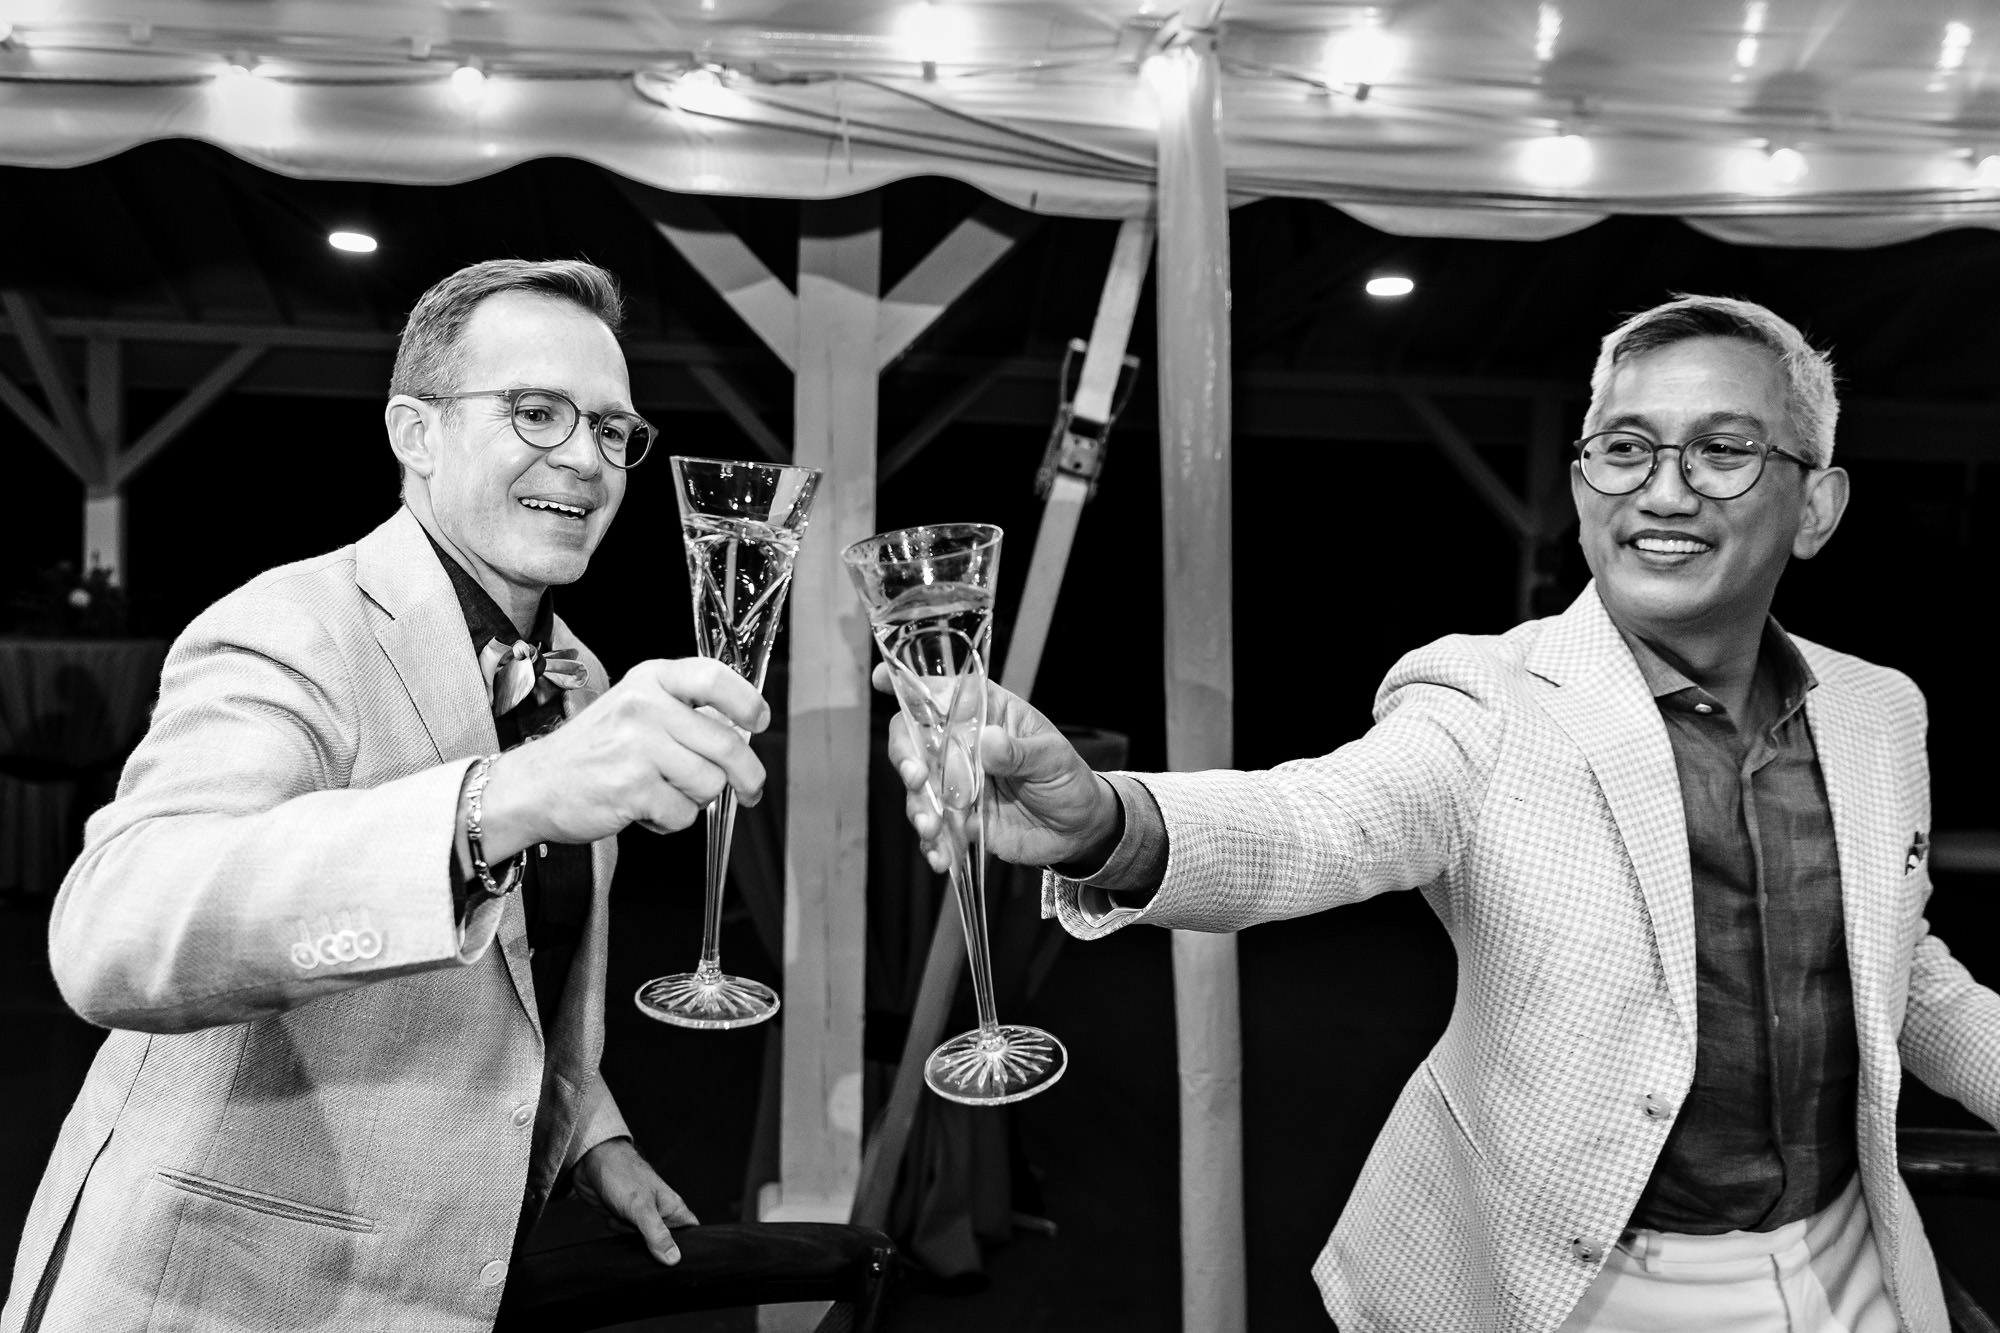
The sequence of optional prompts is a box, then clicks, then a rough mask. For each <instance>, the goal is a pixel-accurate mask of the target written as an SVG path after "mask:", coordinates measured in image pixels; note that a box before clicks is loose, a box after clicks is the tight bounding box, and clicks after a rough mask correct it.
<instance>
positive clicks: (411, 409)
mask: <svg viewBox="0 0 2000 1333" xmlns="http://www.w3.org/2000/svg"><path fill="white" fill-rule="evenodd" d="M382 424H383V425H384V426H385V427H387V428H388V431H389V452H390V453H393V454H394V455H396V461H397V462H398V463H400V464H402V465H403V468H404V470H405V471H406V472H411V473H415V474H416V475H417V476H419V477H422V478H424V479H425V480H426V481H428V480H429V479H430V476H431V473H432V472H434V471H436V469H437V443H438V440H437V432H436V426H437V421H436V418H435V417H433V416H432V414H431V412H430V411H429V410H428V405H427V404H425V403H423V402H420V401H419V400H417V399H415V398H412V397H411V396H410V395H408V394H406V393H399V394H397V395H396V396H395V397H394V398H391V399H390V400H389V405H388V406H387V407H385V408H383V409H382Z"/></svg>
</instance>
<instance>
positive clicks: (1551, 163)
mask: <svg viewBox="0 0 2000 1333" xmlns="http://www.w3.org/2000/svg"><path fill="white" fill-rule="evenodd" d="M1596 158H1597V155H1596V153H1594V152H1593V151H1592V150H1591V147H1590V140H1588V139H1586V138H1584V137H1583V136H1582V135H1581V134H1577V133H1575V132H1573V131H1565V130H1560V129H1558V130H1557V131H1556V132H1555V133H1554V134H1550V135H1545V136H1543V137H1542V138H1539V139H1530V140H1528V142H1527V143H1526V144H1525V145H1523V146H1522V149H1521V174H1522V175H1524V176H1526V177H1527V178H1528V179H1529V180H1530V181H1532V182H1534V183H1535V184H1536V185H1545V186H1549V187H1551V188H1555V189H1570V188H1573V187H1575V186H1578V185H1581V184H1583V183H1584V182H1585V181H1586V180H1589V179H1590V172H1591V168H1592V167H1594V166H1595V165H1596Z"/></svg>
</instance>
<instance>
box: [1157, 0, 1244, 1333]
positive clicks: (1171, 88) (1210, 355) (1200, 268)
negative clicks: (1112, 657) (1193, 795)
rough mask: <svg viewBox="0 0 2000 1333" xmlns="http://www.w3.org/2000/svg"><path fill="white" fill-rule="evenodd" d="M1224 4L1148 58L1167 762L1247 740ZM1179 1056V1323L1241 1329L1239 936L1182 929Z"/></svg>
mask: <svg viewBox="0 0 2000 1333" xmlns="http://www.w3.org/2000/svg"><path fill="white" fill-rule="evenodd" d="M1220 8H1221V3H1220V0H1206V2H1205V3H1201V4H1196V5H1192V6H1190V8H1189V9H1187V10H1183V11H1182V13H1181V15H1180V20H1179V22H1180V25H1181V27H1180V30H1179V32H1178V34H1176V35H1175V36H1173V37H1172V38H1171V39H1170V41H1169V42H1168V44H1167V45H1166V47H1165V49H1163V50H1161V51H1160V52H1159V53H1158V54H1156V55H1154V56H1153V57H1152V58H1151V59H1149V60H1148V61H1147V62H1146V65H1145V75H1146V82H1147V84H1148V85H1149V86H1150V87H1151V89H1152V92H1153V100H1154V104H1155V106H1156V108H1157V109H1158V114H1159V125H1160V129H1159V134H1160V139H1159V172H1160V184H1159V231H1160V237H1159V251H1160V253H1159V270H1160V272H1159V280H1158V283H1157V285H1156V288H1155V290H1156V293H1157V305H1158V318H1159V334H1158V345H1159V353H1158V360H1159V367H1160V379H1159V396H1160V499H1161V510H1162V513H1161V519H1162V538H1163V543H1164V547H1165V549H1164V552H1163V555H1164V564H1165V571H1166V654H1165V657H1166V673H1167V680H1166V686H1167V690H1166V694H1167V765H1168V767H1170V768H1172V769H1176V770H1180V771H1190V770H1197V769H1206V768H1221V767H1226V766H1228V764H1229V763H1230V759H1231V752H1232V750H1233V749H1234V743H1235V736H1234V719H1233V708H1234V703H1235V664H1234V651H1233V649H1234V644H1233V641H1232V624H1231V608H1230V571H1231V560H1232V549H1231V541H1232V531H1231V515H1230V496H1231V457H1230V444H1231V441H1230V403H1229V400H1230V361H1229V207H1228V197H1227V194H1226V191H1225V185H1224V179H1223V170H1222V137H1221V124H1220V117H1221V109H1220V96H1219V89H1220V83H1221V74H1220V68H1219V62H1218V60H1217V57H1216V52H1215V39H1214V32H1213V29H1214V25H1215V22H1216V20H1217V18H1218V17H1219V13H1218V11H1219V10H1220ZM1173 960H1174V1007H1175V1027H1176V1033H1177V1037H1178V1048H1179V1059H1180V1127H1181V1128H1180V1132H1181V1190H1180V1204H1181V1327H1182V1328H1184V1329H1187V1330H1189V1333H1194V1330H1197V1329H1199V1330H1201V1331H1202V1333H1242V1330H1243V1329H1244V1328H1245V1326H1246V1320H1247V1310H1248V1295H1247V1287H1246V1282H1245V1274H1244V1236H1243V1100H1242V1044H1241V1041H1242V1034H1241V1028H1240V1024H1239V1021H1238V993H1237V974H1236V937H1235V936H1234V935H1207V934H1200V933H1197V932H1191V931H1175V932H1174V937H1173Z"/></svg>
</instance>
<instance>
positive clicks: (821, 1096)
mask: <svg viewBox="0 0 2000 1333" xmlns="http://www.w3.org/2000/svg"><path fill="white" fill-rule="evenodd" d="M881 265H882V224H881V214H880V201H879V198H878V197H877V196H876V195H873V194H867V195H858V196H855V197H853V198H849V199H841V200H835V201H832V202H828V203H808V204H805V205H803V207H802V209H801V226H800V233H799V288H798V364H797V366H796V375H795V378H794V381H793V419H794V423H795V425H794V440H793V447H792V458H793V460H794V461H795V462H797V463H798V464H799V465H801V466H804V467H816V468H820V469H821V470H822V471H823V473H824V475H823V476H822V477H821V478H820V486H819V493H818V495H817V496H816V498H815V500H814V503H813V522H812V527H811V529H810V530H809V533H808V536H807V540H806V544H805V546H804V548H802V549H801V550H800V552H799V561H798V565H797V567H796V571H795V572H794V574H793V578H792V597H791V615H792V648H791V664H792V666H791V699H790V704H789V707H790V718H791V740H790V748H789V750H788V752H787V754H788V758H787V763H788V765H789V768H790V773H789V775H788V779H787V797H786V810H785V1014H784V1024H785V1031H784V1092H783V1101H782V1110H781V1112H780V1124H779V1150H778V1151H779V1164H780V1172H781V1176H780V1179H779V1181H778V1183H777V1188H776V1189H775V1190H773V1189H770V1188H768V1187H767V1189H766V1191H765V1195H764V1200H763V1207H762V1209H761V1212H762V1214H763V1216H764V1217H765V1218H767V1219H781V1220H792V1221H822V1222H832V1221H845V1220H846V1219H847V1214H848V1210H849V1208H850V1207H851V1206H852V1204H853V1200H854V1189H855V1184H856V1182H857V1180H858V1178H859V1176H860V1170H861V1015H862V971H863V961H864V952H863V951H864V945H865V941H866V932H865V925H866V922H867V911H868V792H867V784H866V780H865V775H866V774H867V772H868V754H869V689H868V669H869V666H870V657H871V653H872V644H871V642H870V640H869V637H868V623H867V620H866V618H865V617H864V616H862V615H861V613H860V609H859V608H858V607H857V606H856V605H855V601H854V591H853V589H852V588H851V587H850V586H849V585H848V580H847V574H846V571H845V570H844V569H843V567H842V565H841V559H840V553H841V551H842V550H843V549H844V548H845V547H847V546H848V545H849V544H850V543H852V542H856V541H859V540H860V539H861V538H863V537H866V536H868V535H869V534H871V533H872V532H874V530H875V430H876V411H877V396H878V395H877V380H876V373H875V335H876V323H877V317H878V313H879V310H880V304H881Z"/></svg>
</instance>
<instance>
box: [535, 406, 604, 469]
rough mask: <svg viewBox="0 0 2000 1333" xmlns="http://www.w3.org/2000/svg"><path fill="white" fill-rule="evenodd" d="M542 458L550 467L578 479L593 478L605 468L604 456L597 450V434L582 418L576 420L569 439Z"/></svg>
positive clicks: (584, 418)
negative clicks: (557, 468) (565, 471)
mask: <svg viewBox="0 0 2000 1333" xmlns="http://www.w3.org/2000/svg"><path fill="white" fill-rule="evenodd" d="M543 457H544V458H545V459H546V460H547V461H548V465H549V466H550V467H560V468H567V469H569V470H570V471H571V472H574V473H575V474H576V475H577V476H579V477H595V476H596V475H597V474H598V473H600V472H602V471H603V470H604V466H605V464H604V455H603V454H601V453H599V452H598V449H597V432H596V431H595V430H594V429H593V428H592V427H591V424H590V420H589V418H587V417H582V416H579V417H578V418H577V419H576V429H575V430H573V431H571V432H570V433H569V438H568V439H567V440H564V441H563V442H562V443H561V444H559V445H557V446H556V447H555V448H553V449H551V450H549V451H548V453H547V454H545V455H543Z"/></svg>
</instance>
